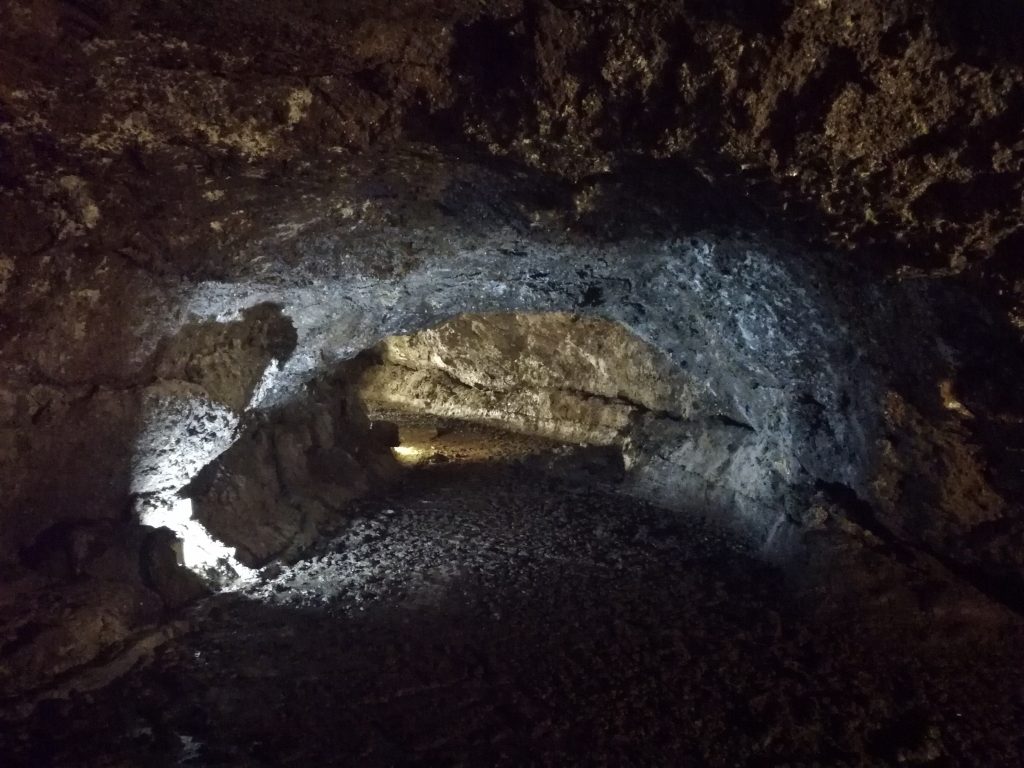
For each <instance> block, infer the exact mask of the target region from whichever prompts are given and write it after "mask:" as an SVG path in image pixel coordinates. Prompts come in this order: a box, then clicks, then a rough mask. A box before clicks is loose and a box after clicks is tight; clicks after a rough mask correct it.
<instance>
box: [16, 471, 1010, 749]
mask: <svg viewBox="0 0 1024 768" xmlns="http://www.w3.org/2000/svg"><path fill="white" fill-rule="evenodd" d="M540 460H541V459H540V458H538V457H535V458H533V459H529V460H526V461H523V462H516V463H513V464H506V465H502V464H500V463H494V464H490V465H488V464H485V463H475V464H473V465H472V466H466V467H463V469H462V470H461V471H458V472H455V471H453V467H454V466H456V465H455V464H454V463H446V464H444V465H443V467H438V466H434V465H427V466H426V467H425V468H421V469H415V470H410V471H409V472H408V473H407V474H406V475H405V477H404V480H403V482H402V483H401V486H400V487H399V488H397V489H395V490H393V491H391V492H389V493H387V494H383V495H382V496H381V497H379V498H377V499H375V500H372V501H367V502H364V503H363V504H362V506H361V507H360V508H359V509H358V510H356V511H355V513H354V517H353V519H352V522H351V525H350V527H349V529H348V530H347V531H346V532H345V533H344V534H342V535H341V536H340V537H339V538H337V539H335V540H334V541H333V542H332V543H331V544H330V545H328V546H326V547H324V548H323V549H322V550H321V552H320V553H319V555H318V556H317V557H313V558H310V559H309V560H307V561H303V562H300V563H298V564H296V565H295V566H294V567H292V568H288V569H278V570H276V571H270V572H265V573H264V574H263V576H262V577H261V579H260V581H259V582H258V583H257V584H255V585H253V586H252V587H251V588H249V589H247V590H245V591H243V592H242V593H239V594H221V595H219V596H217V597H214V598H211V599H209V600H207V601H205V602H204V603H202V604H200V605H199V606H198V607H197V608H196V609H195V610H194V611H193V612H192V614H191V616H190V617H189V618H190V621H191V623H192V627H193V630H192V632H191V634H189V635H188V636H186V637H183V638H180V639H178V640H176V641H172V642H171V643H169V644H168V645H166V646H164V647H163V648H162V649H161V650H160V651H159V652H158V654H157V658H156V660H155V662H154V663H153V664H151V665H149V666H148V667H145V668H140V669H138V670H136V671H135V672H134V673H132V674H130V675H128V676H127V677H126V678H124V679H122V680H121V681H119V682H118V683H116V684H115V685H113V686H112V687H110V688H108V689H105V690H103V691H100V692H96V693H93V694H91V695H72V697H71V698H70V699H69V700H67V701H51V702H47V703H45V704H44V705H43V706H41V707H40V708H39V710H38V711H37V712H36V714H35V716H34V717H33V719H32V720H30V721H28V722H27V723H23V724H21V725H20V726H19V727H18V728H16V729H14V728H9V727H5V728H4V729H0V750H2V751H3V754H4V755H5V758H6V761H5V765H10V766H29V765H31V766H37V765H69V766H70V765H76V766H99V765H147V766H171V765H184V766H210V767H212V766H286V765H302V766H308V765H326V766H342V765H360V766H411V765H419V766H446V765H467V766H483V765H509V766H513V765H514V766H523V765H551V766H564V765H581V764H582V765H594V764H605V765H645V766H649V765H665V766H677V765H721V766H726V765H730V766H731V765H757V766H769V765H782V764H786V765H821V764H825V765H836V766H839V765H882V764H896V763H899V764H904V765H920V766H923V765H932V766H935V765H986V766H992V765H1012V764H1014V762H1015V758H1016V757H1019V756H1020V754H1021V752H1020V749H1021V743H1020V738H1019V736H1017V735H1015V734H1016V733H1017V732H1016V729H1014V728H1011V727H1009V723H1010V722H1012V721H1015V720H1016V721H1019V717H1020V715H1021V710H1022V707H1024V701H1021V700H1020V697H1019V690H1020V689H1019V687H1017V686H1016V682H1015V681H1017V680H1019V672H1016V671H1014V670H1015V667H1014V666H1013V663H1014V662H1013V659H1011V658H1010V656H1011V655H1012V654H1010V652H1009V651H1010V647H1009V646H1007V647H1006V653H1005V654H1002V655H1000V654H999V653H998V652H997V650H996V651H994V650H993V649H992V648H988V647H979V646H976V645H975V646H972V647H973V650H974V652H973V653H972V654H968V653H965V648H964V647H963V646H964V644H965V643H967V642H968V640H967V636H966V635H964V636H958V635H956V634H955V633H946V634H945V635H944V636H943V638H942V640H941V642H939V641H933V640H931V639H930V637H929V635H928V633H921V632H919V631H918V630H919V629H920V626H921V622H922V616H921V615H912V614H911V615H907V614H904V615H892V616H890V617H889V618H888V620H886V621H885V622H880V621H878V619H877V617H875V618H872V617H871V615H870V614H869V613H864V614H863V615H859V614H858V613H856V612H853V613H849V612H848V613H846V614H844V615H843V616H836V615H832V616H827V615H824V614H820V613H816V612H815V611H814V610H813V608H811V607H809V606H808V605H805V604H803V603H802V602H800V601H797V600H795V599H794V598H793V596H792V593H791V592H790V590H789V589H788V586H787V584H786V583H785V581H784V579H783V577H782V575H781V574H780V573H779V572H777V571H776V570H774V569H772V568H771V567H769V566H766V565H764V564H762V563H759V562H758V561H757V560H755V559H754V558H753V557H752V556H751V555H750V554H748V553H747V552H745V551H743V550H742V549H739V548H737V547H736V546H735V545H734V544H732V543H731V542H730V541H729V540H728V539H724V538H721V537H719V536H718V535H717V534H715V533H714V532H712V531H710V530H709V529H707V528H705V527H703V526H702V525H700V524H699V523H697V522H694V521H690V522H687V523H681V522H680V521H679V520H678V519H677V520H674V521H670V520H669V519H668V518H667V517H666V516H665V515H664V514H663V513H661V512H659V511H658V510H656V509H654V508H651V507H649V506H646V505H644V504H641V503H639V502H636V501H629V500H627V499H624V498H623V497H620V496H615V495H610V494H608V493H604V492H602V491H599V490H595V489H593V488H587V487H585V486H581V485H580V484H578V483H576V484H567V483H566V481H565V478H564V476H562V475H561V474H555V475H552V474H548V473H546V472H544V471H543V470H542V469H541V468H540V467H539V465H538V461H540ZM908 638H913V639H912V640H910V641H908ZM995 647H996V648H997V649H998V646H995ZM996 724H1000V725H999V727H998V728H994V727H993V726H994V725H996ZM993 734H1000V735H999V736H997V737H993Z"/></svg>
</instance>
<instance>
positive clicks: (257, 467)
mask: <svg viewBox="0 0 1024 768" xmlns="http://www.w3.org/2000/svg"><path fill="white" fill-rule="evenodd" d="M342 368H343V370H342V371H341V372H339V373H338V374H336V375H335V376H334V377H333V379H332V380H318V381H316V382H313V383H311V384H310V385H309V387H308V389H307V392H306V393H305V394H304V397H303V398H302V400H301V401H299V402H297V403H291V404H289V405H286V406H280V407H278V408H275V409H272V410H270V411H269V412H267V413H266V414H265V415H262V416H261V417H260V418H259V419H258V420H257V421H255V423H253V424H252V425H251V426H250V427H249V428H248V429H247V430H246V431H245V432H244V433H243V434H242V435H241V436H240V437H239V439H238V440H237V441H236V442H235V443H234V444H233V445H232V446H231V448H230V449H228V450H227V451H225V452H224V454H222V455H221V456H220V457H219V458H218V459H217V460H216V461H214V462H212V463H210V464H209V465H208V466H207V467H205V468H204V469H203V470H202V472H200V473H199V474H198V476H197V477H196V478H195V480H193V481H192V483H190V485H189V487H188V488H187V490H186V491H185V493H187V494H188V496H190V498H191V499H192V506H193V511H194V516H195V518H196V519H197V520H199V521H200V522H201V523H202V524H203V525H204V526H205V527H206V529H207V530H208V531H209V532H210V534H211V535H212V536H213V537H214V538H215V539H216V540H218V541H222V542H224V543H225V544H227V545H228V546H230V547H234V548H236V552H235V556H236V557H237V558H238V560H239V561H241V563H242V564H243V565H246V566H249V567H253V566H261V565H264V564H266V563H267V562H268V561H269V560H271V559H272V558H275V557H277V558H284V559H288V558H290V557H294V556H295V555H296V554H297V553H299V552H301V551H302V550H303V548H305V547H308V546H309V545H310V544H312V543H313V542H314V541H316V540H317V539H318V538H319V537H321V536H323V535H325V534H326V532H328V531H329V530H330V528H331V526H332V524H333V525H334V526H335V527H337V525H338V513H339V512H341V511H342V510H344V508H345V506H346V503H347V502H349V501H351V500H352V499H354V498H358V497H359V496H361V495H363V494H365V493H366V492H367V491H369V490H370V488H372V487H375V486H379V485H381V484H382V483H384V482H385V481H386V479H387V478H388V477H389V475H390V474H391V472H390V471H389V470H391V469H392V468H393V464H394V461H393V459H392V458H391V453H390V450H389V449H390V447H391V446H392V445H394V444H396V443H397V431H396V430H395V429H394V427H393V425H388V424H387V423H381V422H376V423H371V422H369V421H368V420H367V419H366V417H365V415H364V412H363V410H362V409H361V408H360V407H359V406H358V400H357V399H356V398H355V397H354V395H353V394H351V393H350V392H349V389H350V384H349V382H348V380H347V377H346V375H345V373H346V372H345V371H344V368H345V366H343V367H342ZM348 376H349V377H350V376H351V374H349V375H348ZM389 426H390V427H391V428H390V429H389V428H388V427H389Z"/></svg>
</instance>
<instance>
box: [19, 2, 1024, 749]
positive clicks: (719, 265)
mask: <svg viewBox="0 0 1024 768" xmlns="http://www.w3.org/2000/svg"><path fill="white" fill-rule="evenodd" d="M1022 18H1024V12H1022V11H1021V9H1020V8H1019V7H1018V6H1017V4H1014V3H1011V2H1010V1H1009V0H998V2H997V1H996V0H992V1H991V2H988V3H986V4H984V6H983V7H982V6H979V7H977V8H975V7H973V6H971V7H969V8H968V7H967V6H966V5H964V4H962V3H959V4H958V3H953V2H948V1H947V0H929V1H928V2H918V1H917V0H896V2H891V3H888V4H886V5H885V7H884V8H881V7H879V6H878V4H877V3H872V2H869V0H849V1H848V2H842V3H840V2H825V1H824V0H787V2H777V3H767V4H757V3H750V2H747V1H746V0H724V1H723V2H718V3H710V2H704V0H686V2H675V1H674V0H673V1H672V2H670V1H669V0H664V2H661V1H660V0H658V1H656V2H642V3H641V2H618V0H616V2H611V0H608V1H607V2H605V0H600V1H599V2H587V3H575V2H572V3H570V2H547V1H546V0H545V1H542V2H534V1H533V0H530V1H529V2H521V1H520V0H495V2H485V3H480V2H476V0H473V1H472V2H470V0H454V1H453V2H450V3H445V4H444V5H443V6H442V7H439V6H438V4H437V3H435V2H424V1H423V0H401V1H400V2H397V3H391V4H385V5H382V4H379V3H365V2H356V3H346V4H331V5H330V7H329V8H325V7H322V5H321V4H316V3H312V4H308V3H307V4H295V3H290V2H285V0H255V1H254V0H246V1H245V2H243V1H242V0H228V1H227V2H218V3H216V4H212V5H211V4H209V3H202V2H198V0H178V1H177V2H172V3H164V4H159V7H156V6H155V5H154V4H152V3H140V2H137V0H111V1H110V2H59V1H58V0H33V2H30V3H5V4H3V6H2V7H0V65H2V66H0V209H2V212H3V215H2V216H0V476H2V477H3V482H4V486H3V491H4V493H3V497H2V498H0V525H2V527H3V530H4V536H3V537H2V538H0V567H2V568H4V569H10V570H11V571H12V572H18V573H20V572H21V571H22V570H23V569H24V568H26V565H25V563H24V562H23V561H22V559H21V553H22V552H23V551H28V550H32V551H42V550H41V549H39V548H40V547H41V548H42V549H45V548H46V547H45V544H44V542H43V539H45V537H46V536H47V532H48V531H50V530H51V528H52V527H53V526H55V525H61V524H68V523H72V524H78V523H79V522H83V523H90V524H91V523H93V522H97V521H100V522H102V521H108V522H110V521H117V522H118V523H121V522H123V521H124V518H125V516H126V514H128V512H129V510H132V509H136V510H138V509H139V508H140V507H145V506H146V505H147V504H150V503H152V504H153V505H154V506H155V508H163V507H167V505H169V504H171V503H172V500H173V499H175V498H177V496H176V494H177V492H178V491H179V490H180V488H181V487H182V486H183V485H185V484H186V483H187V482H189V481H190V480H192V479H193V478H194V476H195V475H196V473H197V472H199V471H200V470H201V469H202V468H203V467H205V466H208V465H209V464H210V462H212V461H214V460H215V459H216V458H217V457H218V456H220V455H222V454H223V453H224V452H225V450H229V447H230V446H232V445H235V444H236V441H237V440H238V439H239V438H240V437H246V438H248V437H251V436H252V435H253V434H254V430H255V429H256V428H255V427H253V424H255V423H258V422H259V421H260V419H262V418H264V417H266V414H267V413H268V412H269V411H270V410H271V409H274V408H277V407H279V406H287V405H288V404H289V403H291V404H294V407H295V408H301V407H302V406H301V405H300V403H301V401H302V399H303V398H304V397H305V390H304V387H305V385H306V384H307V383H309V382H311V381H314V380H316V379H317V377H318V376H321V375H324V374H329V373H330V372H331V371H332V370H333V369H334V368H335V367H336V366H337V365H338V364H339V363H340V362H343V361H345V360H347V359H349V358H351V357H353V356H354V355H356V354H357V353H358V352H359V351H361V350H363V349H366V348H369V347H372V346H374V345H375V344H377V343H378V342H379V341H380V340H381V339H383V338H385V337H387V336H391V335H394V334H406V333H410V332H413V331H417V330H422V329H425V328H429V327H431V326H435V325H437V324H438V323H440V322H443V321H445V320H448V319H450V318H452V317H453V316H455V315H458V314H460V313H464V312H475V313H480V312H550V311H557V312H571V313H576V314H580V313H588V314H591V315H594V316H599V317H601V318H604V319H606V320H610V321H614V322H618V323H621V324H622V326H623V327H624V328H625V329H626V330H627V331H628V332H630V333H633V334H635V335H636V336H638V337H639V338H642V339H643V340H644V341H646V342H648V343H650V344H651V345H652V346H653V347H654V348H655V349H657V350H658V352H659V353H660V354H662V355H664V357H665V358H666V359H667V360H668V361H670V362H671V364H672V365H673V366H677V367H679V368H685V370H686V371H687V375H688V376H689V379H690V382H691V384H692V386H694V387H697V388H698V390H699V391H700V392H701V396H702V397H711V396H713V397H714V399H715V400H716V402H717V403H718V407H717V408H716V409H715V410H713V411H712V413H717V414H724V415H727V416H728V417H729V419H731V420H732V422H735V423H729V424H725V425H723V424H722V423H720V422H718V421H716V420H703V421H701V420H698V421H697V422H695V424H694V425H692V427H693V428H692V429H689V428H688V430H689V431H684V432H682V433H681V434H672V433H671V431H663V430H661V429H660V428H654V427H652V428H650V429H646V431H645V430H644V429H641V431H640V432H638V433H637V436H636V437H637V439H635V440H633V441H632V443H631V445H630V448H629V450H630V458H631V461H634V466H635V467H637V468H638V472H639V471H640V470H642V469H643V468H644V467H648V468H649V469H650V471H648V472H647V475H646V476H647V482H646V487H648V488H649V489H651V490H652V492H657V491H658V490H659V489H665V490H667V492H668V493H669V494H672V493H677V492H681V493H685V494H688V495H689V496H690V497H692V498H699V499H704V500H707V501H708V502H713V503H716V504H718V505H719V506H720V508H721V509H722V514H723V515H725V516H732V517H734V518H736V519H738V520H742V521H747V522H749V523H751V525H752V527H753V528H754V529H755V530H757V531H759V532H760V534H761V535H762V536H763V538H764V539H765V541H768V542H787V543H788V544H787V546H786V547H784V548H783V549H781V550H779V551H782V552H790V551H799V550H800V546H798V545H797V544H794V541H795V540H797V539H799V538H800V536H801V535H803V534H805V533H807V532H808V529H807V528H806V526H805V525H804V523H805V522H806V516H805V514H804V512H806V511H807V510H808V509H811V508H813V501H812V500H813V497H814V495H815V494H816V493H817V492H819V491H820V490H821V489H822V488H829V489H832V491H834V492H836V493H839V494H840V495H843V496H844V497H845V498H846V499H847V501H848V502H849V503H844V504H841V505H838V506H837V507H836V514H839V515H848V516H849V517H848V521H849V522H851V523H853V521H854V520H857V521H859V522H858V523H854V524H855V525H856V526H857V528H859V529H863V530H869V531H873V532H874V533H873V535H876V536H880V537H883V538H889V539H891V540H892V541H893V542H895V545H899V546H900V547H910V548H911V549H915V551H919V552H920V553H923V555H924V554H926V555H927V556H928V557H934V558H936V559H937V560H939V561H941V562H942V563H944V565H945V567H947V568H949V569H951V570H952V571H955V572H957V573H958V574H960V575H961V577H962V578H963V579H964V580H965V581H967V582H969V583H972V584H976V585H985V588H986V589H988V590H989V592H990V593H991V594H999V595H1003V596H1004V599H1005V600H1007V601H1008V602H1012V595H1014V594H1019V591H1020V586H1021V584H1022V583H1024V582H1022V579H1024V571H1022V567H1024V566H1022V563H1021V555H1020V552H1021V542H1022V541H1024V538H1022V537H1024V510H1022V509H1021V501H1020V500H1021V498H1024V473H1022V471H1021V451H1022V450H1024V399H1022V398H1024V395H1022V392H1024V390H1022V389H1021V387H1020V386H1019V382H1020V381H1021V379H1022V377H1024V369H1022V366H1024V354H1022V353H1021V352H1022V347H1021V345H1022V333H1021V329H1022V328H1024V319H1022V318H1024V309H1022V306H1024V305H1022V301H1024V299H1022V297H1024V279H1022V272H1021V269H1020V263H1021V262H1020V259H1019V258H1017V255H1018V251H1019V250H1020V248H1021V245H1022V236H1021V228H1020V222H1021V213H1022V209H1021V201H1022V199H1024V195H1022V183H1024V161H1022V158H1024V145H1022V142H1021V137H1020V124H1021V116H1022V109H1021V105H1022V103H1024V97H1022V88H1024V85H1022V84H1024V74H1022V57H1021V48H1020V40H1021V39H1024V35H1021V34H1020V30H1021V28H1022V26H1024V25H1022ZM743 425H749V426H750V427H751V428H752V430H745V428H744V427H743ZM299 431H300V432H301V431H302V430H299ZM261 439H263V440H269V437H268V436H267V435H264V436H263V437H262V438H261ZM289 441H290V444H291V446H292V448H294V449H295V450H296V451H298V450H299V449H300V448H301V447H308V448H313V449H314V453H316V452H318V451H319V452H320V454H321V456H326V455H327V454H329V453H330V451H329V450H327V451H326V452H325V451H324V450H322V449H324V448H325V446H326V445H327V443H326V442H318V440H317V439H313V438H312V437H309V435H308V434H307V435H303V434H300V435H298V436H297V437H295V438H294V439H292V438H288V440H285V442H289ZM252 442H258V441H248V442H246V443H244V444H243V445H244V446H248V447H239V448H238V450H239V451H240V452H244V451H251V455H250V458H253V459H255V458H271V457H273V456H275V455H276V454H274V452H273V451H271V450H269V449H265V448H260V449H259V450H256V449H254V448H252V446H251V445H250V443H252ZM733 445H734V446H735V447H734V448H730V449H728V450H726V448H727V447H728V446H733ZM352 450H353V451H354V450H355V449H354V448H353V449H352ZM345 453H347V454H349V456H351V451H349V450H345ZM666 457H667V459H666ZM293 458H294V466H293V470H294V471H295V472H296V473H297V476H301V475H302V473H303V472H306V468H304V467H303V459H302V458H301V457H299V456H293ZM337 458H339V459H340V460H341V461H342V464H343V465H344V466H345V467H346V480H345V482H343V483H340V484H339V483H333V484H332V483H329V482H328V483H327V484H326V485H321V486H319V487H318V488H317V489H315V490H311V491H310V493H309V495H308V496H307V495H306V494H305V493H304V494H303V496H304V498H312V499H314V502H313V503H312V506H311V507H309V508H307V509H303V510H302V511H301V514H299V515H297V517H296V516H293V517H291V518H290V519H289V521H288V523H287V524H286V525H285V526H284V533H283V535H281V536H279V537H278V538H277V539H275V540H274V542H273V545H272V546H269V545H268V546H266V547H265V548H264V549H263V550H261V551H260V552H259V553H258V554H257V553H252V554H253V562H256V561H262V558H264V557H266V556H269V555H270V553H271V552H272V551H274V550H276V549H278V548H280V547H282V546H285V542H286V540H288V539H289V538H290V537H293V536H298V538H297V539H295V540H296V541H299V540H301V541H307V540H309V538H310V536H312V535H313V533H312V531H313V530H314V527H315V526H313V527H311V526H307V525H306V524H305V523H304V522H303V523H300V522H298V520H300V519H301V520H307V519H309V520H318V519H319V518H320V516H321V511H320V507H319V506H317V505H323V506H330V505H333V504H334V503H335V501H336V500H337V498H340V497H341V496H344V495H345V493H339V491H338V489H339V488H345V489H351V488H353V487H358V485H359V483H358V482H356V483H355V484H350V483H349V476H351V477H356V476H359V475H360V473H361V472H362V470H361V469H358V468H357V467H354V466H352V465H351V464H350V463H346V462H347V461H348V460H347V459H346V458H345V457H342V456H340V455H339V456H338V457H337ZM936 459H937V460H936ZM225 461H227V459H225ZM238 461H239V462H240V461H241V458H239V459H238ZM681 461H682V462H686V463H687V464H688V465H689V466H691V467H692V468H693V469H695V470H696V471H695V472H691V473H689V474H682V473H680V474H679V475H678V477H680V478H682V482H681V483H677V484H673V483H671V482H669V483H666V482H665V481H666V480H674V479H675V478H674V477H666V471H665V467H667V468H669V469H673V468H675V467H678V466H679V462H681ZM359 463H360V462H359V461H356V462H355V464H359ZM673 471H674V470H673ZM211 472H212V470H211ZM250 472H251V474H252V475H253V476H254V477H258V478H260V479H259V482H257V481H255V480H254V482H253V485H254V486H257V487H256V492H255V496H245V495H244V494H242V493H241V492H239V493H237V497H238V498H243V497H244V498H246V499H248V500H250V501H253V502H255V501H257V499H258V498H264V497H265V498H270V496H272V495H273V494H274V493H277V491H278V489H275V487H274V486H273V485H271V484H269V483H268V484H263V483H262V480H263V479H264V478H263V476H264V475H268V474H269V470H265V469H264V470H260V469H255V468H253V469H250ZM319 474H320V475H322V474H323V473H319ZM310 476H312V477H316V476H318V472H314V471H312V470H310ZM224 482H225V485H226V486H230V483H229V482H228V481H224ZM299 484H300V485H301V484H302V483H301V482H300V483H299ZM228 491H230V492H231V493H234V492H235V491H237V489H231V488H230V487H228ZM304 491H305V489H304ZM226 493H227V491H226ZM346 493H347V491H346ZM133 495H135V498H132V497H133ZM228 495H230V494H228ZM318 495H320V496H324V495H326V496H327V497H329V498H328V500H327V501H326V502H325V501H323V500H322V499H319V498H318ZM854 500H855V501H854ZM260 503H262V502H260ZM224 506H230V504H226V503H225V504H224ZM307 506H308V505H307ZM253 507H254V508H261V509H263V511H264V513H265V515H264V517H265V518H268V519H269V516H270V515H271V514H272V513H271V512H270V509H271V507H270V506H269V505H264V506H263V507H260V504H257V503H254V504H253ZM292 511H293V512H294V510H292ZM289 514H291V513H289ZM264 522H266V520H264ZM128 527H129V528H131V526H128ZM267 528H268V526H265V525H264V526H261V530H264V531H266V530H267ZM131 529H132V531H133V533H132V534H131V535H132V536H135V535H136V534H138V533H139V530H138V529H137V528H131ZM300 531H301V532H302V533H299V532H300ZM235 533H237V531H235ZM307 533H308V535H307ZM129 538H130V537H129ZM270 538H273V537H270ZM789 544H793V546H792V547H791V546H789ZM74 557H78V556H77V555H75V556H74ZM62 558H64V556H63V555H59V556H54V558H47V557H44V558H43V559H42V560H41V561H40V563H41V564H42V566H43V567H44V570H46V572H47V573H50V572H51V571H52V572H53V573H55V574H56V573H58V572H61V571H62V569H64V570H69V571H71V572H73V571H74V568H75V566H74V565H73V562H74V558H73V557H71V556H68V558H70V559H67V562H66V563H64V564H62V563H63V562H64V561H63V560H62ZM136 566H137V563H136ZM22 575H25V574H22ZM26 578H27V579H28V582H32V583H37V582H36V581H34V579H35V578H36V576H35V575H32V574H28V575H27V576H26ZM47 578H49V576H48V577H47ZM57 578H62V577H60V576H57ZM139 578H141V577H139ZM28 582H26V583H28ZM125 588H126V589H130V590H132V589H134V586H132V587H125ZM19 594H20V593H19ZM1006 596H1010V597H1006ZM25 599H26V601H27V602H28V603H32V600H30V599H29V598H25ZM114 626H120V627H122V628H125V627H129V626H134V624H133V622H131V621H128V622H126V621H121V620H120V619H119V620H117V621H113V620H112V621H110V622H109V627H114ZM109 627H108V628H109ZM125 631H129V630H127V629H126V630H125ZM114 634H116V633H114V632H111V633H109V635H107V636H109V637H113V636H114ZM94 650H95V649H94V648H92V647H91V646H90V648H89V649H86V650H82V651H81V657H82V658H87V657H90V656H91V655H93V654H94ZM76 653H78V651H76ZM908 754H918V753H916V752H913V751H911V752H909V753H908ZM921 754H924V753H921Z"/></svg>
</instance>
